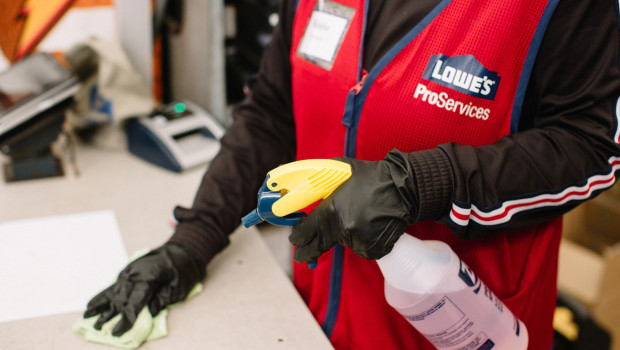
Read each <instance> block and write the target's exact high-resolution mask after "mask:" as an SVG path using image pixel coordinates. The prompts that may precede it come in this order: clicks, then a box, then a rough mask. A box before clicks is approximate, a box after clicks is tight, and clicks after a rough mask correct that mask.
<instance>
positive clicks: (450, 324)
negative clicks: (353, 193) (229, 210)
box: [242, 159, 528, 350]
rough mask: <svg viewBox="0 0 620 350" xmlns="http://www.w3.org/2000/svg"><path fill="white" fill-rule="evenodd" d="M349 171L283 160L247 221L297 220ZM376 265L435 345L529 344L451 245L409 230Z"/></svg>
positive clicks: (393, 297)
mask: <svg viewBox="0 0 620 350" xmlns="http://www.w3.org/2000/svg"><path fill="white" fill-rule="evenodd" d="M350 176H351V168H350V166H349V164H347V163H343V162H339V161H336V160H326V159H319V160H316V159H313V160H303V161H297V162H293V163H288V164H285V165H282V166H280V167H278V168H276V169H274V170H272V171H270V172H269V173H268V174H267V177H266V179H265V182H264V184H263V186H262V187H261V189H260V190H259V191H258V207H257V208H256V209H255V210H253V211H252V212H250V213H249V214H247V215H246V216H245V217H244V218H243V219H242V222H243V225H244V226H245V227H250V226H253V225H256V224H257V223H260V222H262V221H267V222H269V223H272V224H274V225H288V226H292V225H295V223H297V221H298V220H299V219H300V218H301V217H303V216H304V215H305V214H304V213H302V212H299V211H297V210H301V209H303V208H305V207H306V206H308V205H310V204H312V203H314V202H316V201H317V200H319V199H321V198H325V197H327V196H329V194H331V193H332V192H333V191H334V190H335V189H336V188H337V187H338V186H340V184H342V183H343V182H344V181H346V180H347V179H348V178H349V177H350ZM377 263H378V265H379V268H380V269H381V272H382V274H383V276H384V278H385V297H386V300H387V301H388V303H389V304H390V305H391V306H392V307H393V308H394V309H396V310H397V311H398V312H399V313H400V314H401V315H403V316H404V317H405V318H406V319H407V320H408V321H409V323H410V324H411V325H412V326H413V327H415V328H416V329H417V330H418V331H419V332H420V333H421V334H422V335H424V336H425V337H426V338H427V339H428V340H429V341H430V342H431V343H432V344H433V345H434V346H435V347H436V348H437V349H442V350H443V349H445V350H457V349H458V350H489V349H502V350H522V349H526V348H527V344H528V334H527V329H526V327H525V325H524V324H523V322H521V321H520V320H519V319H517V318H516V317H515V316H514V315H513V314H512V312H511V311H510V310H509V309H508V308H507V307H506V306H505V305H504V304H503V303H502V301H501V300H499V299H498V298H497V297H496V296H495V295H494V294H493V292H492V291H491V290H490V289H489V288H488V287H487V286H486V285H484V283H482V281H480V280H479V279H478V277H476V276H475V275H474V273H473V272H472V271H471V270H470V269H469V267H467V265H466V264H465V263H464V262H463V261H461V260H460V259H459V257H458V256H457V255H456V254H455V253H454V251H452V249H451V248H450V247H449V246H448V245H447V244H445V243H443V242H439V241H421V240H419V239H417V238H415V237H413V236H411V235H408V234H406V233H405V234H403V235H402V236H401V238H400V239H399V240H398V241H397V242H396V244H395V245H394V248H393V249H392V251H391V252H390V253H389V254H387V255H386V256H384V257H383V258H381V259H379V260H377Z"/></svg>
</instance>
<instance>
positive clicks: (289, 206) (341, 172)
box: [267, 159, 351, 217]
mask: <svg viewBox="0 0 620 350" xmlns="http://www.w3.org/2000/svg"><path fill="white" fill-rule="evenodd" d="M268 175H269V181H268V182H267V187H268V188H269V189H270V190H271V191H280V193H281V194H282V198H280V199H278V200H277V201H276V202H275V203H274V204H273V206H272V208H271V209H272V211H273V213H274V214H275V215H276V216H280V217H282V216H286V215H288V214H291V213H293V212H295V211H297V210H300V209H303V208H305V207H307V206H309V205H310V204H312V203H314V202H316V201H318V200H319V199H323V198H326V197H327V196H329V195H330V194H331V193H332V192H333V191H334V190H335V189H336V188H338V186H340V185H341V184H342V183H343V182H345V181H346V180H347V179H349V177H351V165H349V164H348V163H345V162H341V161H338V160H333V159H307V160H300V161H296V162H292V163H288V164H284V165H281V166H279V167H277V168H275V169H273V170H271V171H270V172H269V173H268Z"/></svg>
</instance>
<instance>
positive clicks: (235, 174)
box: [170, 2, 295, 264]
mask: <svg viewBox="0 0 620 350" xmlns="http://www.w3.org/2000/svg"><path fill="white" fill-rule="evenodd" d="M291 11H292V9H291V8H290V7H289V6H288V3H287V2H285V3H284V4H283V5H282V6H281V9H280V18H282V19H285V20H286V21H288V22H287V23H288V24H286V26H291V21H292V16H291V15H290V13H292V12H291ZM281 28H282V26H278V27H277V28H276V29H275V31H274V33H273V39H272V40H273V41H272V42H271V44H270V45H269V47H268V48H267V49H266V51H265V53H264V56H263V59H262V60H261V66H260V72H259V73H258V74H257V75H256V76H255V77H253V78H252V79H251V81H250V82H249V83H248V90H249V93H248V95H247V96H246V98H245V100H244V101H243V102H242V103H240V104H239V105H238V106H236V108H235V110H234V111H233V122H232V125H231V127H230V128H229V130H228V131H227V133H226V135H225V136H224V137H223V139H222V142H221V143H222V148H221V151H220V153H219V154H218V155H217V157H216V158H215V159H214V160H213V162H212V163H211V165H210V167H209V169H208V171H207V172H206V173H205V175H204V177H203V179H202V183H201V185H200V188H199V189H198V192H197V194H196V196H195V199H194V202H193V205H192V207H191V208H190V209H187V208H181V207H177V208H176V209H175V211H174V216H175V218H176V219H177V220H178V221H179V224H178V226H177V228H176V230H175V233H174V234H173V235H172V237H171V238H170V242H174V243H177V244H181V245H183V246H185V247H188V248H189V249H191V250H192V251H193V252H194V253H195V254H196V255H197V256H198V257H199V258H200V259H201V260H202V262H203V263H204V264H206V263H208V262H209V260H211V258H212V257H213V256H214V255H215V254H216V253H218V252H219V251H221V250H222V249H223V248H224V247H225V246H226V245H227V244H228V235H229V234H230V233H231V232H232V231H234V229H235V228H236V227H237V226H239V224H240V223H241V217H242V216H243V215H245V214H247V213H248V212H249V211H251V210H252V209H253V208H255V207H256V194H257V191H258V188H259V187H260V185H261V184H262V182H263V180H264V178H265V175H266V174H267V172H268V171H269V170H271V169H273V168H275V167H277V166H278V165H280V164H284V163H288V162H291V161H293V160H294V158H295V125H294V120H293V113H292V106H291V95H290V91H291V87H290V76H291V73H290V64H288V65H287V64H282V60H283V59H285V60H288V53H289V51H290V49H289V47H290V40H291V39H290V31H283V30H282V29H281Z"/></svg>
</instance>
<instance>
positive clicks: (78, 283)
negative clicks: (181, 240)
mask: <svg viewBox="0 0 620 350" xmlns="http://www.w3.org/2000/svg"><path fill="white" fill-rule="evenodd" d="M127 262H128V257H127V251H126V250H125V246H124V244H123V240H122V237H121V232H120V229H119V227H118V223H117V221H116V217H115V216H114V213H113V212H112V211H97V212H87V213H81V214H72V215H63V216H51V217H45V218H37V219H30V220H20V221H10V222H4V223H0V322H5V321H11V320H16V319H24V318H32V317H40V316H46V315H52V314H60V313H68V312H75V311H83V310H85V308H86V304H87V303H88V301H89V300H90V298H92V297H93V296H95V295H96V294H97V293H99V292H100V291H101V290H103V289H104V288H105V287H107V286H108V285H110V283H112V282H113V281H114V280H115V279H116V276H117V275H118V273H119V272H120V270H121V269H122V268H123V267H124V266H125V265H126V264H127Z"/></svg>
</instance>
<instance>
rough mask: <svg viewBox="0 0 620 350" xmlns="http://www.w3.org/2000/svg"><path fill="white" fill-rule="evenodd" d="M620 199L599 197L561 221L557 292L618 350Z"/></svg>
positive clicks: (611, 194)
mask: <svg viewBox="0 0 620 350" xmlns="http://www.w3.org/2000/svg"><path fill="white" fill-rule="evenodd" d="M619 223H620V197H616V196H615V194H614V193H603V194H602V195H600V196H599V197H597V198H595V199H593V200H591V201H588V202H586V203H584V204H582V205H581V206H579V207H577V208H576V209H574V210H573V211H571V212H570V213H568V214H567V215H565V217H564V237H563V239H562V243H561V245H560V258H559V272H558V288H560V289H561V290H562V291H564V292H566V293H568V294H570V295H571V296H573V297H575V298H576V299H577V300H579V301H580V302H581V303H583V304H584V305H585V306H586V307H588V309H589V310H590V313H591V316H592V318H593V319H594V320H595V321H596V322H597V323H598V324H599V325H600V326H601V327H603V328H605V329H606V330H607V331H608V332H609V333H610V334H611V336H612V349H613V350H620V227H619V226H620V225H618V224H619Z"/></svg>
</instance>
